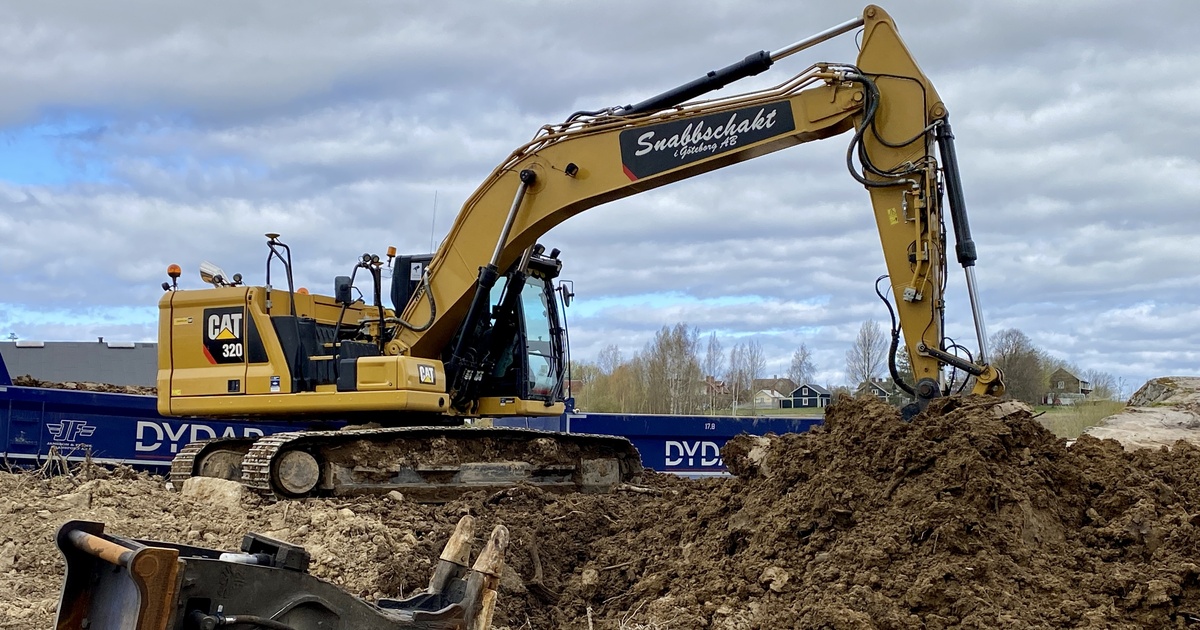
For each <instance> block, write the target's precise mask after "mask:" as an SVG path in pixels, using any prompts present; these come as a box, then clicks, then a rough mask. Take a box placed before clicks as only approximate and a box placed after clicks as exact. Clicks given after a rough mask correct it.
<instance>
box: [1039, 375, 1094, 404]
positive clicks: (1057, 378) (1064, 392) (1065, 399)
mask: <svg viewBox="0 0 1200 630" xmlns="http://www.w3.org/2000/svg"><path fill="white" fill-rule="evenodd" d="M1090 393H1092V384H1091V383H1089V382H1088V381H1085V380H1083V379H1081V378H1079V377H1078V376H1075V375H1074V374H1072V373H1070V372H1068V371H1067V370H1066V369H1065V368H1058V369H1057V370H1054V372H1053V373H1052V374H1050V390H1049V391H1048V392H1046V395H1045V396H1044V397H1043V398H1042V403H1043V404H1047V405H1073V404H1075V403H1077V402H1079V401H1081V400H1083V399H1084V398H1086V397H1087V395H1088V394H1090Z"/></svg>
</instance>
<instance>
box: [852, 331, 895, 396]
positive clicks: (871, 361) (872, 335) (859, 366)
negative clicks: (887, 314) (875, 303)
mask: <svg viewBox="0 0 1200 630" xmlns="http://www.w3.org/2000/svg"><path fill="white" fill-rule="evenodd" d="M887 353H888V341H887V336H886V335H884V334H883V328H882V327H880V326H879V324H878V323H876V322H875V321H874V320H867V321H865V322H863V323H862V326H859V328H858V336H857V337H855V338H854V345H853V346H851V347H850V349H849V350H847V351H846V377H847V378H849V379H850V386H851V387H857V386H859V385H861V384H863V383H865V382H867V381H874V380H877V379H878V378H879V377H880V376H881V375H882V374H883V371H884V369H885V368H886V367H887Z"/></svg>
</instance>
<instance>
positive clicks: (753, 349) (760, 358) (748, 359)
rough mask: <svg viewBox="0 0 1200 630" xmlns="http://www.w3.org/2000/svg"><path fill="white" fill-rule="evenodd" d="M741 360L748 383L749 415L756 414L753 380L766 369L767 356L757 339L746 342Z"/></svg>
mask: <svg viewBox="0 0 1200 630" xmlns="http://www.w3.org/2000/svg"><path fill="white" fill-rule="evenodd" d="M743 360H744V362H745V367H746V381H747V382H749V383H750V390H749V394H750V413H751V415H758V410H757V408H756V406H755V400H754V396H755V394H757V393H758V392H756V391H753V388H754V381H756V380H758V377H759V376H761V375H762V374H763V373H765V372H766V371H767V357H766V354H765V353H764V352H763V347H762V344H761V343H759V342H758V340H754V341H749V342H747V343H746V349H745V358H744V359H743Z"/></svg>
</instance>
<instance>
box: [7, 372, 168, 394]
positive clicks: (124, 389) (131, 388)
mask: <svg viewBox="0 0 1200 630" xmlns="http://www.w3.org/2000/svg"><path fill="white" fill-rule="evenodd" d="M12 382H13V385H17V386H20V387H45V388H49V389H74V390H78V391H82V392H104V393H109V394H138V395H143V396H153V395H155V393H156V392H157V391H158V389H157V388H155V387H144V386H141V385H110V384H108V383H89V382H87V381H78V382H77V381H66V382H62V383H60V382H57V381H43V380H39V379H36V378H33V377H32V376H30V375H28V374H25V375H23V376H14V377H13V379H12Z"/></svg>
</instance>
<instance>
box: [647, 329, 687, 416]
mask: <svg viewBox="0 0 1200 630" xmlns="http://www.w3.org/2000/svg"><path fill="white" fill-rule="evenodd" d="M699 338H700V331H699V330H697V329H695V328H688V326H687V324H684V323H682V322H681V323H678V324H675V326H673V327H671V326H663V327H662V330H659V331H658V333H657V334H656V335H655V336H654V341H652V342H650V343H648V344H646V350H645V352H644V353H643V356H644V357H645V360H646V370H647V371H646V377H647V382H646V385H647V386H648V389H649V391H650V392H652V402H651V409H650V411H651V413H670V414H682V413H694V412H695V411H696V408H697V406H698V405H697V402H698V401H700V400H701V399H702V397H701V396H700V395H699V390H700V387H701V382H702V377H701V375H700V371H701V369H700V360H699V358H698V357H697V350H698V348H699V345H700V339H699Z"/></svg>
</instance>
